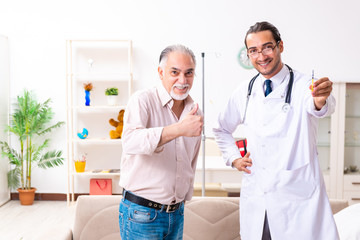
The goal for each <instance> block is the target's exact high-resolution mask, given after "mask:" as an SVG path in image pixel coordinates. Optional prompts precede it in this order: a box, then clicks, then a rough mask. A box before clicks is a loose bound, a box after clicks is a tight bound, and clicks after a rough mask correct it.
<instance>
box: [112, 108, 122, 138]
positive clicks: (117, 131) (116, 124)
mask: <svg viewBox="0 0 360 240" xmlns="http://www.w3.org/2000/svg"><path fill="white" fill-rule="evenodd" d="M124 112H125V110H120V112H119V115H118V121H116V120H114V119H113V118H111V119H110V120H109V123H110V125H111V126H114V127H115V128H116V129H115V130H111V131H110V138H111V139H117V138H121V135H122V131H123V126H124V121H123V118H124Z"/></svg>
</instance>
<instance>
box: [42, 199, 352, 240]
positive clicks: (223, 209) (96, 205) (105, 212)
mask: <svg viewBox="0 0 360 240" xmlns="http://www.w3.org/2000/svg"><path fill="white" fill-rule="evenodd" d="M120 200H121V196H80V197H79V198H78V200H77V205H76V211H75V219H74V226H73V229H67V230H65V231H64V230H63V229H55V230H54V231H50V232H48V233H44V235H43V236H42V238H41V239H64V240H65V239H66V240H71V239H74V240H119V239H120V233H119V223H118V222H119V221H118V219H119V217H118V208H119V203H120ZM330 203H331V207H332V210H333V213H334V214H335V213H336V212H338V211H340V210H342V209H343V208H345V207H347V206H348V203H347V201H344V200H331V201H330ZM239 229H240V227H239V198H238V197H205V198H202V197H194V198H193V199H192V200H191V201H189V202H187V203H186V205H185V224H184V239H185V240H190V239H191V240H202V239H204V240H205V239H206V240H211V239H221V240H227V239H231V240H234V239H240V237H239ZM46 234H48V235H47V236H46ZM50 236H51V237H50Z"/></svg>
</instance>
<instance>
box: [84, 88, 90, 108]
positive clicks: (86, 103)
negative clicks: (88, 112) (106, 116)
mask: <svg viewBox="0 0 360 240" xmlns="http://www.w3.org/2000/svg"><path fill="white" fill-rule="evenodd" d="M85 106H90V91H87V90H85Z"/></svg>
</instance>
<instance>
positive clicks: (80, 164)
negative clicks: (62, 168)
mask: <svg viewBox="0 0 360 240" xmlns="http://www.w3.org/2000/svg"><path fill="white" fill-rule="evenodd" d="M85 165H86V162H81V161H76V162H75V170H76V172H84V171H85Z"/></svg>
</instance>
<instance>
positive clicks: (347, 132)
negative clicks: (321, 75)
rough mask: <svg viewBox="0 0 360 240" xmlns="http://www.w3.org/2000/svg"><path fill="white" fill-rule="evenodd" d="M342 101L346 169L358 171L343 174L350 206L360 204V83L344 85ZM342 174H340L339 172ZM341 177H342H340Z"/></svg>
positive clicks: (344, 192)
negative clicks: (354, 168) (343, 106)
mask: <svg viewBox="0 0 360 240" xmlns="http://www.w3.org/2000/svg"><path fill="white" fill-rule="evenodd" d="M342 89H343V92H342V100H343V102H344V103H343V105H345V108H344V109H345V111H343V112H342V114H343V115H342V116H341V119H342V122H341V127H344V130H343V129H341V130H343V133H344V135H343V136H342V140H343V143H342V146H343V149H342V153H343V154H342V159H340V162H341V163H342V164H343V166H342V167H343V169H344V168H349V167H350V166H356V167H357V170H356V171H351V170H350V169H349V171H348V172H347V173H344V172H342V173H343V184H342V187H343V191H342V193H343V195H342V197H343V198H344V199H347V200H349V202H350V204H354V203H360V173H359V168H360V107H359V104H360V83H343V84H342ZM339 174H340V172H339ZM340 177H341V175H340Z"/></svg>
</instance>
